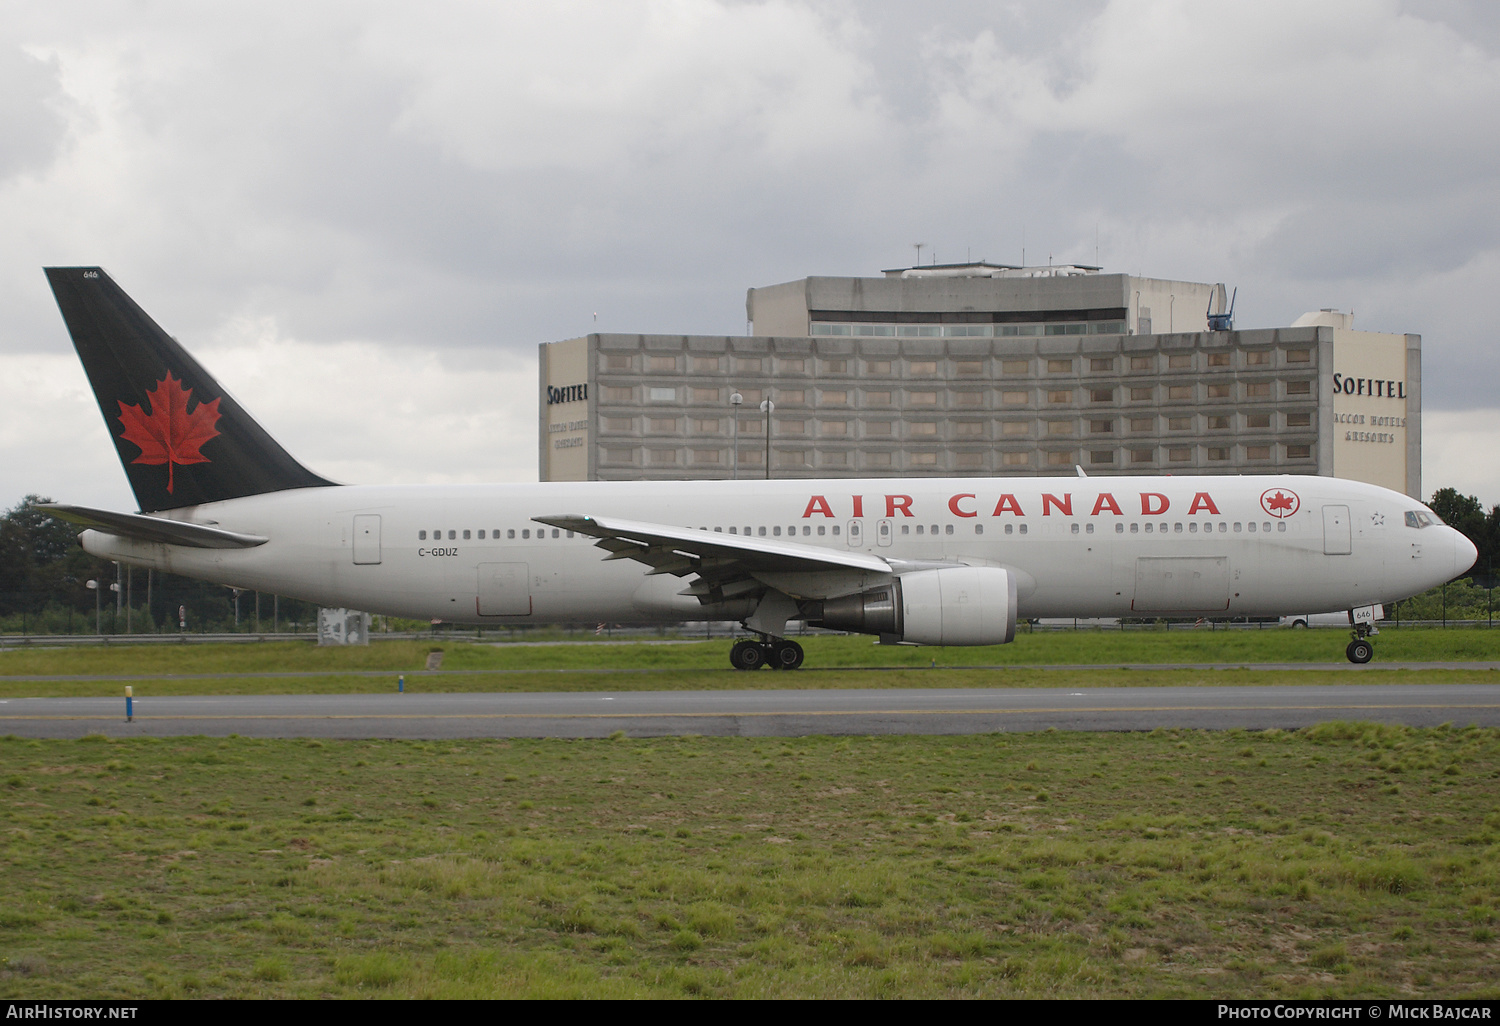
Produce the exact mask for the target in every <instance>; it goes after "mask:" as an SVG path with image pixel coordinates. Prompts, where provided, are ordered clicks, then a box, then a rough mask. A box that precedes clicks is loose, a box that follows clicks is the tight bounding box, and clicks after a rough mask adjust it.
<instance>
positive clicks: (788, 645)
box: [771, 640, 803, 670]
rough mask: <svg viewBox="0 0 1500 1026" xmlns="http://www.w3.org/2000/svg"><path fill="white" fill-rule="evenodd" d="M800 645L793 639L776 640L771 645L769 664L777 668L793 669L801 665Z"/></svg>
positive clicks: (801, 653)
mask: <svg viewBox="0 0 1500 1026" xmlns="http://www.w3.org/2000/svg"><path fill="white" fill-rule="evenodd" d="M802 657H803V652H802V646H801V645H799V644H797V643H796V642H795V641H785V640H783V641H778V642H776V643H775V644H774V645H772V646H771V666H772V668H773V669H777V670H795V669H796V668H797V667H799V666H801V665H802Z"/></svg>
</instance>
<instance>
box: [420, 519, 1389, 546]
mask: <svg viewBox="0 0 1500 1026" xmlns="http://www.w3.org/2000/svg"><path fill="white" fill-rule="evenodd" d="M1406 523H1407V526H1409V527H1416V526H1417V525H1416V522H1415V521H1413V520H1412V518H1411V514H1410V513H1408V514H1406ZM426 540H427V532H426V531H418V532H417V541H426Z"/></svg>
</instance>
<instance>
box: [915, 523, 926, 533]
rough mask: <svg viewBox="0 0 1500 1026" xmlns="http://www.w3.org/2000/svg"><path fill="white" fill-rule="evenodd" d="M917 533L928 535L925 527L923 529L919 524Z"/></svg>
mask: <svg viewBox="0 0 1500 1026" xmlns="http://www.w3.org/2000/svg"><path fill="white" fill-rule="evenodd" d="M917 533H918V534H926V533H927V532H926V531H925V530H924V529H923V527H922V525H921V524H918V525H917Z"/></svg>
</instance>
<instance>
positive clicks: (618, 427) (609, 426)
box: [604, 417, 635, 431]
mask: <svg viewBox="0 0 1500 1026" xmlns="http://www.w3.org/2000/svg"><path fill="white" fill-rule="evenodd" d="M634 427H635V421H634V420H632V419H631V418H630V417H605V418H604V430H606V431H630V430H632V429H634Z"/></svg>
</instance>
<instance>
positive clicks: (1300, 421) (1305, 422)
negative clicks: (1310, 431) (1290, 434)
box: [1286, 413, 1312, 428]
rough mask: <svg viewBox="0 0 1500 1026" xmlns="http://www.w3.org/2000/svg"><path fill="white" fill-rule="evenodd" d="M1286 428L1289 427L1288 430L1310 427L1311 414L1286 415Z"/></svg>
mask: <svg viewBox="0 0 1500 1026" xmlns="http://www.w3.org/2000/svg"><path fill="white" fill-rule="evenodd" d="M1286 426H1287V427H1289V428H1293V427H1312V414H1311V413H1288V414H1287V415H1286Z"/></svg>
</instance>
